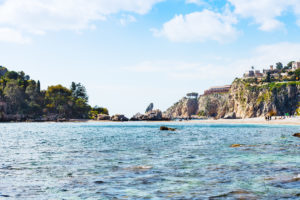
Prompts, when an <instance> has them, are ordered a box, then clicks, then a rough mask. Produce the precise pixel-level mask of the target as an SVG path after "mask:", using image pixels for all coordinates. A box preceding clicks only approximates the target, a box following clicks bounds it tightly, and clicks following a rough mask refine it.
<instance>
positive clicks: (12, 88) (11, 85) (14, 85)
mask: <svg viewBox="0 0 300 200" xmlns="http://www.w3.org/2000/svg"><path fill="white" fill-rule="evenodd" d="M3 94H4V96H5V98H6V99H7V101H8V102H9V105H10V108H11V112H13V113H17V112H18V111H21V112H22V111H23V109H22V104H23V102H24V92H23V88H21V87H20V86H19V84H18V82H17V81H16V80H9V81H8V82H7V83H6V87H5V88H4V91H3Z"/></svg>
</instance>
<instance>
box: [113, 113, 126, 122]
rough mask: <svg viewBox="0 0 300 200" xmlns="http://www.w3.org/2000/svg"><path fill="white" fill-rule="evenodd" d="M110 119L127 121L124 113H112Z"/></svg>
mask: <svg viewBox="0 0 300 200" xmlns="http://www.w3.org/2000/svg"><path fill="white" fill-rule="evenodd" d="M111 121H116V122H125V121H128V118H127V117H125V115H119V114H117V115H114V116H112V117H111Z"/></svg>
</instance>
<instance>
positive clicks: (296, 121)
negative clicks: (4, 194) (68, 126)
mask: <svg viewBox="0 0 300 200" xmlns="http://www.w3.org/2000/svg"><path fill="white" fill-rule="evenodd" d="M70 122H99V123H104V122H113V121H108V120H103V121H97V120H80V119H79V120H78V119H72V120H70ZM143 122H147V123H155V122H156V123H157V122H158V123H199V124H266V125H299V126H300V117H292V118H286V119H279V117H277V119H274V118H273V119H272V120H270V121H266V120H265V118H262V117H258V118H247V119H217V120H215V119H205V120H183V121H143ZM114 123H120V122H114ZM121 123H132V122H121Z"/></svg>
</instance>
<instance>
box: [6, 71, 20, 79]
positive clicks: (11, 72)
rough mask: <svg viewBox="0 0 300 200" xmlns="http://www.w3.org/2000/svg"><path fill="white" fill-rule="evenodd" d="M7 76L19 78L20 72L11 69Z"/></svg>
mask: <svg viewBox="0 0 300 200" xmlns="http://www.w3.org/2000/svg"><path fill="white" fill-rule="evenodd" d="M5 76H6V78H8V79H14V80H16V79H18V77H19V75H18V73H17V72H15V71H9V72H7V73H6V74H5Z"/></svg>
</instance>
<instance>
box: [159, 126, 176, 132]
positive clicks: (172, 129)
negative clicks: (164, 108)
mask: <svg viewBox="0 0 300 200" xmlns="http://www.w3.org/2000/svg"><path fill="white" fill-rule="evenodd" d="M160 130H161V131H176V128H169V127H166V126H161V127H160Z"/></svg>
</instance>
